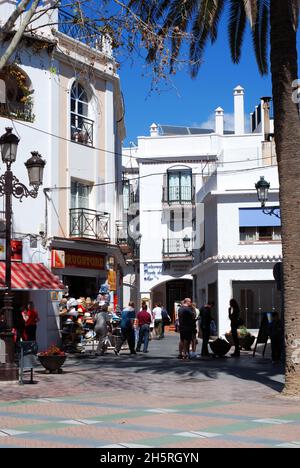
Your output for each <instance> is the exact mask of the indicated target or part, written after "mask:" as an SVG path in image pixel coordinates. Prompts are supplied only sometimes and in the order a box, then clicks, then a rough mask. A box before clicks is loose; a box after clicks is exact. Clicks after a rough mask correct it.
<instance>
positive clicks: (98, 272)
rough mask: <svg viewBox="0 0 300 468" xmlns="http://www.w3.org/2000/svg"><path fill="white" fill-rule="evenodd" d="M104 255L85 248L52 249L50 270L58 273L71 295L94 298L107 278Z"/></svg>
mask: <svg viewBox="0 0 300 468" xmlns="http://www.w3.org/2000/svg"><path fill="white" fill-rule="evenodd" d="M106 263H107V262H106V255H105V254H104V253H96V252H93V253H92V252H88V251H85V250H71V249H64V250H52V271H53V272H55V273H56V274H58V275H59V276H60V277H61V279H62V282H63V283H64V285H65V286H66V287H67V289H68V292H69V295H70V296H71V297H75V298H78V297H81V296H83V297H90V298H91V299H96V298H97V295H98V292H99V289H100V286H101V284H103V283H105V282H106V280H107V267H106Z"/></svg>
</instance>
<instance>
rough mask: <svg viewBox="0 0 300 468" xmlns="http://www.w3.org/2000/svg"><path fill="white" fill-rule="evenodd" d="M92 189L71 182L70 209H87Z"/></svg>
mask: <svg viewBox="0 0 300 468" xmlns="http://www.w3.org/2000/svg"><path fill="white" fill-rule="evenodd" d="M91 189H92V187H91V186H89V185H86V184H82V183H80V182H77V181H74V180H72V182H71V209H76V208H78V209H80V208H81V209H84V208H86V209H89V196H90V193H91Z"/></svg>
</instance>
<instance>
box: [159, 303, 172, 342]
mask: <svg viewBox="0 0 300 468" xmlns="http://www.w3.org/2000/svg"><path fill="white" fill-rule="evenodd" d="M161 318H162V324H161V338H162V339H163V338H164V337H165V326H166V325H170V323H171V317H170V315H169V314H168V311H167V309H166V308H165V307H164V306H163V305H162V306H161Z"/></svg>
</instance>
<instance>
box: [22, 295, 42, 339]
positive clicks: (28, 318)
mask: <svg viewBox="0 0 300 468" xmlns="http://www.w3.org/2000/svg"><path fill="white" fill-rule="evenodd" d="M22 316H23V319H24V321H25V330H24V333H25V340H26V341H36V329H37V323H38V322H39V320H40V319H39V314H38V312H37V311H36V310H35V308H34V304H33V302H32V301H30V302H28V305H27V307H25V308H24V309H23V311H22Z"/></svg>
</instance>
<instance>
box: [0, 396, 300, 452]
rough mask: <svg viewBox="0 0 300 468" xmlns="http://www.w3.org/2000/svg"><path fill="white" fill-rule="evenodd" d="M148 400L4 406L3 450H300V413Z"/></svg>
mask: <svg viewBox="0 0 300 468" xmlns="http://www.w3.org/2000/svg"><path fill="white" fill-rule="evenodd" d="M144 400H145V396H143V395H138V396H134V395H131V397H130V398H127V401H125V402H124V403H122V398H121V395H120V393H115V394H108V393H107V394H100V392H98V393H91V394H84V395H82V394H80V395H72V396H67V397H59V398H37V399H28V400H25V399H24V400H19V401H11V402H1V401H0V448H8V447H10V448H20V447H50V448H51V447H65V448H72V447H74V448H75V447H82V448H89V447H91V448H102V447H103V448H104V447H105V448H108V447H120V448H125V447H145V448H150V447H155V448H167V447H170V448H177V447H181V448H210V447H225V448H226V447H228V448H229V447H233V448H243V447H245V448H250V447H253V448H269V447H271V448H300V406H299V405H293V406H291V407H288V406H286V405H283V406H281V405H280V402H278V404H275V405H274V404H273V403H270V402H265V403H264V404H259V405H258V404H255V403H254V402H250V403H249V402H230V401H209V400H208V401H195V399H188V398H185V399H184V400H182V399H180V398H178V399H174V398H172V401H171V402H168V403H167V404H166V403H165V404H164V405H163V404H162V401H163V400H164V399H163V398H158V397H156V399H155V401H151V402H147V404H145V402H144ZM297 407H298V409H299V412H297V410H296V411H295V408H297ZM293 410H294V411H293Z"/></svg>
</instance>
